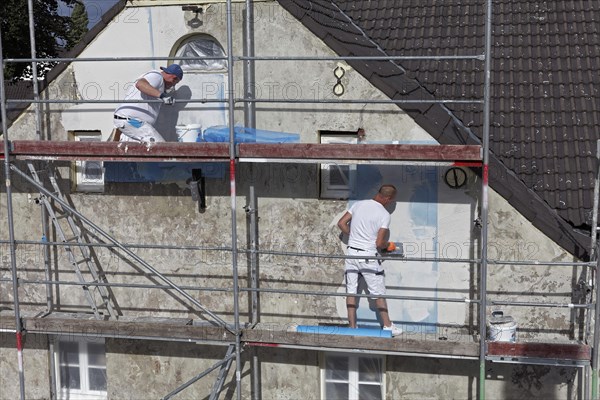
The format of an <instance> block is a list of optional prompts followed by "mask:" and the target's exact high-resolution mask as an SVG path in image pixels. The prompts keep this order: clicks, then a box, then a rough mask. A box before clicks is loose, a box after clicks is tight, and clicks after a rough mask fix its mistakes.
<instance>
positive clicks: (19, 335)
mask: <svg viewBox="0 0 600 400" xmlns="http://www.w3.org/2000/svg"><path fill="white" fill-rule="evenodd" d="M2 54H3V51H2V30H1V29H0V78H2V79H0V113H1V115H2V132H3V140H4V148H5V149H7V150H6V154H5V155H4V177H5V179H4V184H5V185H6V212H7V217H8V237H9V244H8V246H9V252H10V270H11V276H12V286H13V304H14V308H15V327H16V329H15V330H16V341H17V360H18V363H19V366H18V368H19V392H20V396H21V400H25V375H24V372H23V324H22V321H21V313H20V310H19V281H18V277H17V256H16V253H15V249H16V245H15V225H14V220H13V205H12V187H11V176H10V152H9V151H8V149H9V148H10V147H9V141H8V125H7V122H6V102H5V100H6V91H5V88H4V59H3V55H2Z"/></svg>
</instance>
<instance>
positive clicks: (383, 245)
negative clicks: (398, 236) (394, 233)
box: [375, 228, 390, 250]
mask: <svg viewBox="0 0 600 400" xmlns="http://www.w3.org/2000/svg"><path fill="white" fill-rule="evenodd" d="M389 238H390V230H389V229H386V228H379V231H377V241H376V242H375V244H376V246H377V250H385V249H387V247H388V244H389V242H388V239H389Z"/></svg>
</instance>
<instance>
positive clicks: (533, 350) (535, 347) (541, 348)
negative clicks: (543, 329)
mask: <svg viewBox="0 0 600 400" xmlns="http://www.w3.org/2000/svg"><path fill="white" fill-rule="evenodd" d="M487 354H488V355H490V356H501V357H515V358H521V357H528V358H544V359H562V360H588V361H589V360H591V358H592V349H591V347H590V346H588V345H585V344H577V343H537V342H516V343H511V342H488V352H487Z"/></svg>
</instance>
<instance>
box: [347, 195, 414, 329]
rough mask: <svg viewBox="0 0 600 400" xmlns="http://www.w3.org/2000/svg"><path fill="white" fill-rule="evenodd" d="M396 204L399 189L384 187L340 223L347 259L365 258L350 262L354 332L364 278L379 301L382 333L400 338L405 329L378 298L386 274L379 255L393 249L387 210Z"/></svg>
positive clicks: (349, 299) (350, 319)
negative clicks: (359, 280) (396, 323)
mask: <svg viewBox="0 0 600 400" xmlns="http://www.w3.org/2000/svg"><path fill="white" fill-rule="evenodd" d="M394 201H396V188H395V187H394V186H393V185H383V186H381V188H379V191H378V192H377V194H376V195H375V197H374V198H373V199H369V200H361V201H358V202H356V203H354V204H353V205H352V206H351V207H350V209H349V210H348V211H347V212H346V213H345V214H344V215H343V216H342V218H340V220H339V221H338V227H339V228H340V229H341V231H342V233H344V234H346V235H348V249H347V253H346V255H347V256H355V257H365V258H347V259H346V261H345V267H346V268H345V275H346V293H347V294H348V295H349V296H348V297H346V308H347V309H348V322H349V324H350V327H351V328H356V308H357V301H356V299H357V298H356V297H355V296H352V294H357V290H358V279H359V277H361V276H362V278H363V279H364V280H365V283H366V284H367V288H368V289H369V294H371V295H373V296H374V297H376V300H375V305H376V306H377V310H378V311H379V315H380V316H381V320H382V322H383V329H384V330H389V331H391V333H392V336H398V335H400V334H401V333H402V329H401V328H400V327H398V326H396V325H394V324H393V323H392V321H391V320H390V317H389V313H388V308H387V301H386V300H385V298H381V297H377V296H384V295H385V274H384V271H383V268H382V267H381V262H379V260H377V255H378V254H379V253H380V252H383V251H386V250H387V249H388V248H391V244H390V242H388V239H389V234H390V231H389V227H390V221H391V215H390V213H389V212H388V210H387V209H386V208H385V206H387V205H388V204H392V203H393V202H394Z"/></svg>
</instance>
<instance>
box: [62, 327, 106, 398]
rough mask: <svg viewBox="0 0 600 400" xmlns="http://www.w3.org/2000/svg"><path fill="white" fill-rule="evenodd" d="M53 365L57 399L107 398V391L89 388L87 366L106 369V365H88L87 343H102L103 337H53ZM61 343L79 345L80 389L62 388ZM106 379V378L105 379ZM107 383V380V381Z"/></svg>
mask: <svg viewBox="0 0 600 400" xmlns="http://www.w3.org/2000/svg"><path fill="white" fill-rule="evenodd" d="M54 340H55V341H54V346H55V347H54V365H55V376H56V388H57V390H56V391H57V396H58V399H59V400H63V399H64V400H67V399H68V400H106V399H107V398H108V393H107V391H106V390H90V389H89V368H90V367H95V368H102V367H104V370H105V371H106V365H103V366H102V365H90V364H89V358H90V357H89V355H90V353H89V350H88V349H89V348H88V344H100V345H104V339H103V338H88V337H82V338H76V339H69V340H66V339H61V338H60V337H55V339H54ZM61 343H75V344H77V345H78V347H79V357H78V366H79V380H80V384H81V388H80V389H68V388H62V387H61V384H60V381H61V366H62V365H61V363H60V352H61ZM107 381H108V379H107ZM107 385H108V382H107Z"/></svg>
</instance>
